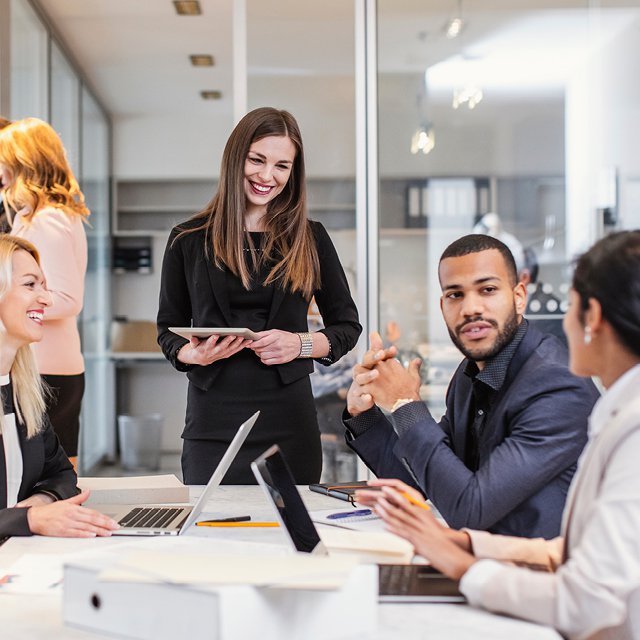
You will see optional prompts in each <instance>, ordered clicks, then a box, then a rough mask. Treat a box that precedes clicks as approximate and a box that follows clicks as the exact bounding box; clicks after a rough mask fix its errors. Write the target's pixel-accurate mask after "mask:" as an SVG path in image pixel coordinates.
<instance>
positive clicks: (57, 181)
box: [0, 118, 89, 221]
mask: <svg viewBox="0 0 640 640" xmlns="http://www.w3.org/2000/svg"><path fill="white" fill-rule="evenodd" d="M0 163H2V164H4V165H5V166H6V167H7V168H8V169H9V171H10V172H11V175H12V182H11V184H10V185H9V186H8V187H7V188H6V189H5V192H4V196H5V199H6V201H7V204H8V205H9V206H10V207H11V208H12V209H14V210H16V211H19V210H20V209H23V208H25V207H26V208H27V209H28V212H27V213H26V215H25V219H26V220H27V221H29V220H30V219H31V217H33V215H34V214H35V213H37V211H38V210H39V209H42V208H44V207H55V208H57V209H61V210H62V211H64V212H65V213H66V214H68V215H79V216H81V217H82V218H83V219H86V218H88V217H89V209H87V206H86V205H85V202H84V195H83V194H82V191H81V190H80V187H79V185H78V181H77V180H76V178H75V176H74V175H73V171H72V170H71V167H70V166H69V162H68V160H67V155H66V153H65V150H64V146H63V145H62V141H61V140H60V138H59V136H58V134H57V133H56V132H55V131H54V130H53V127H51V125H49V124H47V123H46V122H44V121H43V120H40V119H38V118H24V120H16V121H15V122H13V123H12V124H10V125H8V126H6V127H5V128H4V129H2V130H0Z"/></svg>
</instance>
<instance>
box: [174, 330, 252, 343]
mask: <svg viewBox="0 0 640 640" xmlns="http://www.w3.org/2000/svg"><path fill="white" fill-rule="evenodd" d="M169 331H173V333H177V334H178V335H179V336H182V337H183V338H186V339H187V340H191V338H192V337H194V338H208V337H209V336H213V335H216V336H240V337H241V338H245V339H247V340H258V339H259V336H258V335H257V334H256V333H255V332H254V331H251V329H247V328H246V327H169Z"/></svg>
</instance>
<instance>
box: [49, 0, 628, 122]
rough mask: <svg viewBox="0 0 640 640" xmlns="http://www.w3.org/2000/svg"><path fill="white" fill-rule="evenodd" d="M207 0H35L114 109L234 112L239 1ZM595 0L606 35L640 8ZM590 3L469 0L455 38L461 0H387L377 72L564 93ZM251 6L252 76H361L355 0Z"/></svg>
mask: <svg viewBox="0 0 640 640" xmlns="http://www.w3.org/2000/svg"><path fill="white" fill-rule="evenodd" d="M200 1H201V5H202V9H203V12H202V15H200V16H178V15H176V13H175V11H174V8H173V4H172V2H171V1H170V0H135V1H132V0H38V4H39V5H40V7H41V8H42V10H43V11H44V12H45V13H46V14H47V16H48V17H49V18H50V20H51V22H52V23H53V25H54V26H55V28H56V30H57V31H58V33H59V34H60V35H61V37H62V38H63V40H64V41H65V43H66V44H67V46H68V49H69V50H70V51H71V52H72V53H73V55H74V57H75V58H76V61H77V63H78V64H79V65H80V67H81V68H82V70H83V71H84V73H85V75H86V76H87V77H88V78H89V81H90V83H91V84H92V86H93V87H94V89H95V90H96V92H97V94H98V95H99V97H100V98H101V100H102V101H103V103H104V105H105V106H106V108H107V110H108V111H109V112H110V113H111V114H113V115H115V116H130V115H139V114H148V115H150V116H152V115H154V114H155V115H157V114H160V113H164V114H166V113H175V114H184V113H190V114H192V116H193V117H197V116H198V114H208V115H211V113H212V111H213V112H224V113H230V112H231V104H232V79H233V68H232V63H233V59H232V55H233V54H232V31H233V28H232V11H233V8H232V3H233V0H200ZM598 4H600V5H601V6H602V5H604V6H605V7H606V10H604V11H601V12H600V13H599V14H598V20H599V22H598V24H597V28H598V32H599V34H600V37H603V38H606V37H610V34H611V33H614V32H615V31H617V30H618V29H620V28H621V27H622V26H624V24H626V23H627V22H628V20H629V17H630V15H631V13H630V11H629V10H628V9H630V8H633V9H635V11H634V12H633V13H636V12H637V11H638V6H639V3H638V2H637V1H636V2H630V1H622V2H600V3H598ZM587 6H588V3H587V1H586V0H540V1H536V2H533V1H530V0H525V1H523V0H466V1H465V2H463V3H462V9H463V17H464V18H465V20H466V22H467V27H466V29H465V30H464V31H463V33H462V35H461V37H460V38H457V39H454V40H448V39H447V38H446V37H445V36H444V29H443V27H444V25H445V23H446V22H447V20H448V19H449V18H450V17H451V16H452V15H453V13H455V10H456V7H457V2H456V1H455V0H430V2H428V3H427V2H425V1H424V0H380V2H379V14H380V22H379V25H380V26H379V43H380V57H379V61H378V62H379V66H380V71H381V72H382V73H415V72H421V71H423V70H424V69H426V68H427V67H432V68H431V70H430V75H429V80H430V83H432V85H433V86H432V87H430V90H431V91H434V92H435V93H436V94H437V92H438V91H439V90H440V89H445V88H446V89H447V90H449V89H450V88H451V86H453V85H455V84H457V83H458V82H459V80H458V79H459V78H460V76H461V74H462V75H464V74H465V73H467V71H466V70H467V69H468V68H469V67H470V66H473V67H474V68H475V69H476V71H475V72H474V73H475V74H476V75H477V77H478V78H480V79H481V80H482V82H484V83H485V85H490V86H491V87H495V88H500V90H501V91H502V92H503V93H505V91H506V88H508V87H510V88H511V91H515V92H519V93H522V92H523V91H525V92H526V91H527V90H533V91H541V90H545V89H546V90H547V91H557V89H558V87H560V86H561V85H562V83H563V81H564V78H565V77H566V75H567V73H568V71H569V70H570V68H571V66H572V65H573V64H575V62H576V59H577V58H578V57H579V56H581V55H583V53H584V50H585V48H586V45H587V38H588V36H589V35H593V27H594V23H593V20H591V21H590V20H589V13H588V11H587ZM624 7H627V11H624V10H623V9H624ZM614 8H615V9H614ZM247 15H248V27H247V36H248V52H247V58H248V66H249V73H250V77H259V76H270V75H278V76H285V77H309V76H345V75H346V76H350V75H353V68H354V51H353V40H354V36H353V30H354V6H353V2H349V1H348V0H323V1H322V2H320V3H319V2H315V1H313V0H302V1H301V0H297V1H296V0H264V1H261V2H258V1H255V0H247ZM590 29H591V31H590ZM591 44H593V40H591ZM191 53H210V54H212V55H214V57H215V59H216V65H215V67H213V68H193V67H191V66H190V65H189V61H188V55H189V54H191ZM470 60H472V63H470V62H469V61H470ZM202 89H217V90H220V91H222V93H223V99H222V100H221V101H220V102H217V103H216V102H213V103H212V102H205V101H203V100H202V99H201V98H200V97H199V92H200V90H202Z"/></svg>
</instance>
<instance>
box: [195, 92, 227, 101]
mask: <svg viewBox="0 0 640 640" xmlns="http://www.w3.org/2000/svg"><path fill="white" fill-rule="evenodd" d="M200 97H201V98H202V99H203V100H220V98H222V91H217V90H207V91H201V92H200Z"/></svg>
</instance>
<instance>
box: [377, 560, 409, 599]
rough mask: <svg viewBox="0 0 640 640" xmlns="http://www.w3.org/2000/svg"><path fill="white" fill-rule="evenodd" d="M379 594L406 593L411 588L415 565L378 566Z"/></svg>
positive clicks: (400, 594)
mask: <svg viewBox="0 0 640 640" xmlns="http://www.w3.org/2000/svg"><path fill="white" fill-rule="evenodd" d="M379 570H380V573H379V579H380V594H394V595H399V596H402V595H407V594H408V593H409V592H410V589H411V582H412V575H413V573H414V571H415V567H414V566H413V565H410V564H381V565H380V566H379Z"/></svg>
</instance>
